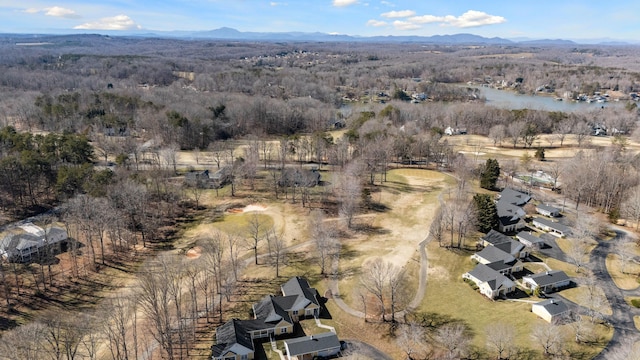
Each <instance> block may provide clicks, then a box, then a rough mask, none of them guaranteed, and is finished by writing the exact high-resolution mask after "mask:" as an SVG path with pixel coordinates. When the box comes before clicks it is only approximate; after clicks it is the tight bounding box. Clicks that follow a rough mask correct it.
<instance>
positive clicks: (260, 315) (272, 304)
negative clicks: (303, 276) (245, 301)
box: [253, 295, 297, 323]
mask: <svg viewBox="0 0 640 360" xmlns="http://www.w3.org/2000/svg"><path fill="white" fill-rule="evenodd" d="M296 299H297V296H296V295H293V296H273V295H267V296H265V297H263V298H262V299H261V300H260V301H259V302H257V303H255V304H254V305H253V313H254V314H255V317H256V319H260V320H262V321H264V322H270V323H271V322H276V323H277V322H280V321H281V320H285V321H288V322H291V317H290V316H289V313H288V312H287V310H289V309H291V307H292V306H293V305H294V304H295V302H296Z"/></svg>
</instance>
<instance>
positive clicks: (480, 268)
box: [462, 264, 516, 299]
mask: <svg viewBox="0 0 640 360" xmlns="http://www.w3.org/2000/svg"><path fill="white" fill-rule="evenodd" d="M462 278H463V279H467V280H470V281H472V282H474V283H475V284H476V285H477V286H478V289H479V290H480V293H481V294H482V295H484V296H486V297H488V298H489V299H495V298H497V297H499V296H506V295H507V294H509V293H511V292H513V291H514V290H515V289H516V284H515V283H514V282H513V281H512V280H510V279H509V278H507V277H506V276H504V275H503V274H501V273H500V272H499V271H496V270H494V269H492V268H491V267H489V266H487V265H485V264H478V265H476V267H475V268H474V269H473V270H471V271H469V272H466V273H464V274H462Z"/></svg>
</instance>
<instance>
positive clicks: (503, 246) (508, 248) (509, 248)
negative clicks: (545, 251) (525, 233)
mask: <svg viewBox="0 0 640 360" xmlns="http://www.w3.org/2000/svg"><path fill="white" fill-rule="evenodd" d="M493 247H495V248H498V249H500V250H502V251H504V252H506V253H509V254H511V255H514V254H516V253H518V252H520V251H522V250H523V249H524V245H522V244H521V243H520V242H518V241H515V240H512V239H509V241H507V242H503V243H500V244H496V245H494V246H493Z"/></svg>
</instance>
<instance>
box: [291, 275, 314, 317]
mask: <svg viewBox="0 0 640 360" xmlns="http://www.w3.org/2000/svg"><path fill="white" fill-rule="evenodd" d="M281 288H282V294H283V295H285V296H290V295H297V298H296V301H295V303H294V304H293V306H292V307H291V308H290V309H291V310H300V309H304V308H305V307H307V306H308V305H309V304H310V303H313V304H316V305H320V303H319V302H318V291H317V290H316V289H314V288H312V287H311V286H310V285H309V282H308V281H307V279H305V278H303V277H300V276H296V277H293V278H291V279H289V281H287V282H286V283H284V284H283V285H282V287H281Z"/></svg>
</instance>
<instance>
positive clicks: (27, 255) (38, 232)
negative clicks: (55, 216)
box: [0, 222, 68, 262]
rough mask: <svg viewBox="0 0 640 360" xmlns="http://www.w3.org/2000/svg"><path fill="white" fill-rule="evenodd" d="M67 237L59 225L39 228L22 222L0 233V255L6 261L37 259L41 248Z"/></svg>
mask: <svg viewBox="0 0 640 360" xmlns="http://www.w3.org/2000/svg"><path fill="white" fill-rule="evenodd" d="M67 238H68V235H67V231H66V230H65V229H63V228H61V227H59V226H55V225H51V226H48V227H46V228H41V227H39V226H36V225H34V224H32V223H29V222H28V223H24V224H21V225H20V226H16V227H14V228H12V229H11V230H8V231H6V232H5V233H4V235H0V257H2V258H5V259H7V260H8V261H17V262H29V261H32V260H34V259H37V258H38V256H39V254H40V252H41V250H42V249H43V248H45V247H47V248H48V247H50V246H52V245H56V244H58V243H60V242H62V241H64V240H66V239H67Z"/></svg>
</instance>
